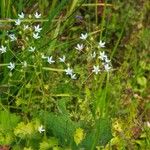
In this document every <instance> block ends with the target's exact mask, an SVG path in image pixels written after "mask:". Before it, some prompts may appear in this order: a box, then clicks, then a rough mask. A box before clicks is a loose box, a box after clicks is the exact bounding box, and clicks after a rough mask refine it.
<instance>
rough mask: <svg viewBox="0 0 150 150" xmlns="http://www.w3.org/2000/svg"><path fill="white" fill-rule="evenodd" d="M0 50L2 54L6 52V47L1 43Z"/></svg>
mask: <svg viewBox="0 0 150 150" xmlns="http://www.w3.org/2000/svg"><path fill="white" fill-rule="evenodd" d="M0 52H1V53H2V54H3V53H6V47H4V46H3V45H2V46H1V47H0Z"/></svg>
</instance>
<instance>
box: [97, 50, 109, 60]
mask: <svg viewBox="0 0 150 150" xmlns="http://www.w3.org/2000/svg"><path fill="white" fill-rule="evenodd" d="M98 58H99V59H101V60H105V58H107V55H106V54H105V52H104V51H103V52H100V56H99V57H98Z"/></svg>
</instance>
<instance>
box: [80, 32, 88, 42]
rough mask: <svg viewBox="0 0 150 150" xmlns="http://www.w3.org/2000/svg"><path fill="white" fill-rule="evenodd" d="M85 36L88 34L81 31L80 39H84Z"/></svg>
mask: <svg viewBox="0 0 150 150" xmlns="http://www.w3.org/2000/svg"><path fill="white" fill-rule="evenodd" d="M87 37H88V34H87V33H85V34H83V33H81V36H80V39H82V40H86V39H87Z"/></svg>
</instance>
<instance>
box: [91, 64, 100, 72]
mask: <svg viewBox="0 0 150 150" xmlns="http://www.w3.org/2000/svg"><path fill="white" fill-rule="evenodd" d="M92 72H94V73H95V74H98V73H99V72H100V69H99V66H95V65H94V66H93V70H92Z"/></svg>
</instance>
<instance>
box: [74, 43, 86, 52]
mask: <svg viewBox="0 0 150 150" xmlns="http://www.w3.org/2000/svg"><path fill="white" fill-rule="evenodd" d="M83 48H84V46H83V44H77V46H76V47H75V49H77V50H78V51H82V50H83Z"/></svg>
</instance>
